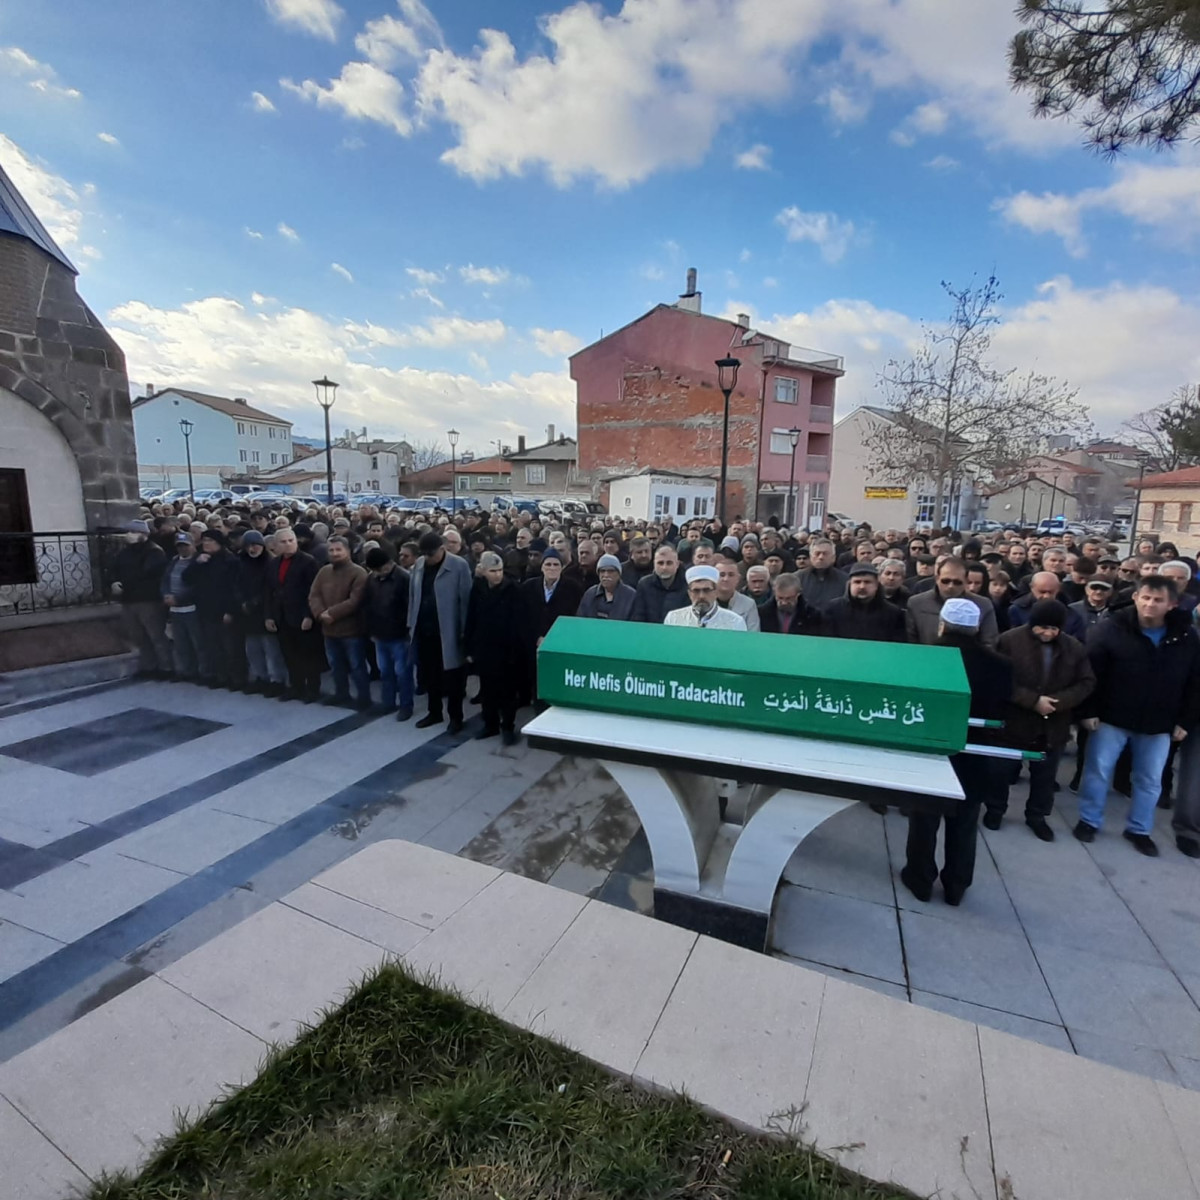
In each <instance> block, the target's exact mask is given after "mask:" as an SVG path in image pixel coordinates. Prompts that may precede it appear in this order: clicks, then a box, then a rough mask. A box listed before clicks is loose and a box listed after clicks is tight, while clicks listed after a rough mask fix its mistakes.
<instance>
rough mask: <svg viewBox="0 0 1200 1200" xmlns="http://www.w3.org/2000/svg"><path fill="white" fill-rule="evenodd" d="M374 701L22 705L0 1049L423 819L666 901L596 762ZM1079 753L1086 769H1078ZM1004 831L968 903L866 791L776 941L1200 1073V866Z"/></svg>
mask: <svg viewBox="0 0 1200 1200" xmlns="http://www.w3.org/2000/svg"><path fill="white" fill-rule="evenodd" d="M477 728H478V721H477V720H476V721H473V722H470V723H469V724H468V728H467V731H466V736H465V737H459V738H451V737H449V736H447V735H446V734H445V733H444V731H442V730H440V729H434V730H417V729H416V728H414V726H413V725H412V724H407V725H398V724H396V723H395V722H394V721H391V720H387V719H375V718H372V717H371V716H370V715H369V714H366V715H362V714H357V713H354V714H350V713H347V712H346V711H344V710H341V709H327V708H319V707H304V706H299V705H290V704H289V705H281V704H278V703H276V702H273V701H269V700H264V699H261V698H258V697H247V696H240V695H230V694H228V693H225V692H212V691H207V690H205V689H200V688H195V687H189V686H178V685H169V684H162V683H143V682H131V683H122V684H117V685H102V686H100V687H97V688H93V689H84V690H83V691H82V692H79V693H73V694H69V695H64V696H56V697H49V698H47V699H45V700H41V701H35V702H32V703H30V704H26V705H18V706H12V707H10V708H8V709H3V710H0V1061H4V1060H7V1059H9V1058H11V1057H12V1056H14V1055H15V1054H17V1053H19V1052H20V1051H21V1050H23V1049H25V1048H27V1047H29V1046H31V1045H33V1044H35V1043H37V1042H38V1041H40V1040H41V1039H43V1038H44V1037H46V1036H47V1035H48V1034H49V1033H51V1032H53V1031H55V1030H57V1029H60V1028H62V1027H63V1026H65V1025H68V1024H70V1023H71V1022H72V1021H74V1020H76V1019H77V1018H78V1017H80V1016H82V1015H83V1014H85V1013H87V1012H90V1011H92V1010H94V1009H96V1008H97V1007H99V1006H101V1005H103V1004H104V1003H105V1002H106V1001H108V1000H110V999H112V998H113V997H115V996H117V995H119V994H121V993H122V992H124V991H125V990H127V989H128V988H130V987H132V986H133V985H134V984H136V983H138V982H139V981H141V980H144V979H146V978H147V977H148V976H149V975H150V974H152V973H154V972H157V971H161V970H162V969H163V968H164V967H167V966H169V965H170V964H171V963H173V962H175V961H177V960H178V959H180V958H181V957H183V956H184V955H185V954H187V953H189V952H190V951H192V950H194V949H196V948H197V947H199V946H201V945H203V944H204V943H206V942H207V941H209V940H211V939H212V938H213V937H214V936H216V935H217V934H218V933H220V932H222V931H224V930H226V929H229V928H230V927H232V926H233V925H235V924H236V923H238V922H239V921H241V920H242V919H244V918H245V917H246V916H248V915H250V914H251V913H254V912H257V911H258V910H260V909H263V908H265V907H266V906H267V905H269V904H270V903H271V902H272V901H274V900H276V899H278V898H279V897H281V896H283V895H286V894H288V893H289V892H291V891H293V889H295V888H296V887H298V886H300V885H301V884H303V883H304V882H306V881H307V880H309V879H311V878H313V877H314V876H315V875H317V874H318V873H320V872H321V871H324V870H326V869H327V868H329V867H330V866H332V865H334V864H335V863H337V862H339V861H341V860H342V859H344V858H345V857H347V856H348V855H350V854H352V853H353V852H354V851H356V850H358V849H361V848H362V847H363V846H364V845H365V844H366V843H369V842H372V841H378V840H380V839H384V838H403V839H406V840H409V841H414V842H419V843H422V844H424V845H428V846H431V847H434V848H436V849H440V850H446V851H449V852H452V853H455V854H459V855H462V856H464V857H467V858H471V859H474V860H476V861H479V862H482V863H486V864H489V865H492V866H496V867H499V868H501V869H503V870H505V871H510V872H513V873H516V874H520V875H524V876H527V877H530V878H533V879H536V880H539V881H542V882H548V883H550V884H552V885H554V886H557V887H560V888H563V889H565V890H568V891H571V892H575V893H579V894H587V895H590V896H594V897H597V898H599V899H600V900H603V901H605V902H608V903H611V904H613V905H616V906H619V907H623V908H631V909H638V910H641V911H646V910H648V908H649V903H650V893H651V883H650V880H651V875H650V862H649V855H648V851H647V847H646V843H645V839H644V837H643V836H642V835H641V834H640V832H639V829H638V824H637V820H636V817H635V816H634V814H633V812H632V810H631V808H630V807H629V805H628V804H627V803H626V801H625V799H624V796H623V795H622V793H621V792H620V791H619V789H617V788H616V786H615V785H614V784H613V783H612V781H611V780H610V779H609V778H608V777H607V775H605V774H604V772H603V771H601V770H600V769H599V768H598V767H597V766H596V765H595V764H593V763H591V762H588V761H586V760H574V759H570V758H560V757H558V756H556V755H554V754H550V753H548V752H545V751H535V750H530V749H529V748H528V747H527V746H525V745H520V746H516V747H512V748H505V747H502V746H501V745H500V744H499V743H498V742H497V741H494V740H492V741H486V742H476V741H472V740H471V739H470V737H469V735H470V734H471V733H473V732H474V731H475V730H476V729H477ZM1070 765H1071V764H1070V761H1069V760H1068V763H1067V764H1066V765H1065V766H1064V776H1063V778H1064V779H1065V778H1066V777H1067V775H1066V772H1069V770H1070ZM1023 790H1024V789H1023V787H1022V788H1018V789H1015V791H1014V806H1013V815H1012V816H1011V817H1010V820H1009V822H1007V823H1006V824H1005V826H1004V828H1003V829H1001V830H1000V832H998V833H986V832H985V833H983V834H982V838H983V840H982V841H981V845H980V855H979V864H978V868H977V875H976V882H975V886H974V887H973V888H972V889H971V891H970V892H969V893H968V896H967V898H966V900H965V901H964V903H963V905H962V906H961V907H960V908H958V909H954V908H951V907H949V906H947V905H946V904H944V903H943V902H942V900H941V899H940V895H935V898H934V900H933V901H932V902H931V903H930V904H927V905H925V904H921V903H919V902H917V901H915V900H913V899H912V898H911V896H909V894H908V893H907V892H906V891H905V890H904V889H903V888H902V887H901V886H900V885H899V883H898V880H897V879H896V873H897V872H898V870H899V866H900V862H901V856H902V853H903V841H904V828H905V826H904V821H903V819H901V818H900V817H898V816H897V815H896V814H894V813H892V814H889V815H888V816H887V817H886V818H883V817H880V816H878V815H876V814H874V813H872V812H871V811H870V810H869V809H868V808H867V807H866V806H865V805H857V806H854V807H852V808H850V809H847V810H846V811H844V812H842V813H840V814H839V815H838V816H836V817H834V818H833V819H831V820H830V821H828V822H827V823H826V824H825V825H824V826H823V827H822V828H821V829H820V830H818V831H817V833H815V834H814V835H813V836H812V837H810V838H809V839H808V841H806V842H805V844H804V845H803V846H802V847H801V849H800V851H799V852H798V853H797V855H796V857H795V858H794V859H793V861H792V863H791V864H790V866H789V868H788V870H787V874H786V882H785V884H784V886H783V889H782V891H781V893H780V896H779V898H778V900H777V905H776V918H775V926H774V931H773V946H774V952H775V954H776V955H777V956H778V957H780V958H784V959H791V960H795V961H797V962H801V963H803V964H804V965H805V966H807V967H812V968H816V969H817V970H819V971H821V972H823V973H826V974H829V975H832V976H836V977H838V978H840V979H842V980H845V981H848V982H851V983H857V984H861V985H863V986H865V987H868V988H872V989H874V990H876V991H880V992H884V993H886V994H888V995H891V996H894V997H898V998H902V999H906V1000H909V1001H911V1002H912V1003H914V1004H917V1005H922V1006H926V1007H929V1008H934V1009H938V1010H940V1011H942V1012H946V1013H950V1014H953V1015H955V1016H961V1017H964V1018H966V1019H967V1020H969V1021H972V1022H975V1023H977V1024H980V1025H984V1026H991V1027H994V1028H997V1029H1000V1030H1003V1031H1006V1032H1009V1033H1013V1034H1016V1035H1018V1036H1020V1037H1025V1038H1029V1039H1033V1040H1036V1041H1039V1042H1043V1043H1046V1044H1048V1045H1052V1046H1056V1047H1058V1048H1060V1049H1064V1050H1073V1051H1074V1052H1075V1053H1077V1054H1080V1055H1083V1056H1085V1057H1088V1058H1093V1059H1097V1060H1100V1061H1103V1062H1105V1063H1109V1064H1112V1065H1115V1066H1120V1067H1123V1068H1126V1069H1128V1070H1131V1071H1135V1072H1138V1073H1140V1074H1143V1075H1147V1076H1152V1077H1154V1078H1156V1079H1159V1080H1165V1081H1170V1082H1174V1083H1178V1084H1181V1085H1183V1086H1185V1087H1190V1088H1194V1089H1198V1090H1200V1005H1198V1003H1197V1002H1198V1001H1200V874H1198V872H1200V864H1198V863H1196V862H1195V861H1191V860H1188V859H1185V858H1184V857H1183V856H1182V855H1179V854H1177V853H1176V851H1175V850H1174V848H1173V842H1172V840H1171V838H1170V837H1169V836H1168V833H1169V831H1168V829H1167V826H1166V822H1165V821H1163V820H1162V817H1163V816H1164V814H1160V839H1159V840H1160V842H1161V844H1162V847H1163V857H1162V858H1160V859H1158V860H1156V861H1151V860H1148V859H1144V858H1142V857H1141V856H1139V855H1137V854H1136V853H1135V852H1134V851H1133V850H1132V849H1131V848H1130V847H1129V846H1128V845H1126V844H1125V843H1124V842H1123V841H1122V839H1121V838H1120V836H1119V831H1120V816H1121V813H1122V808H1123V803H1124V802H1123V801H1121V800H1120V799H1119V798H1114V804H1113V809H1112V813H1111V817H1110V828H1109V829H1107V830H1106V831H1105V833H1104V834H1103V835H1102V836H1101V837H1100V838H1099V839H1098V840H1097V841H1096V842H1095V843H1094V844H1093V845H1092V846H1089V847H1085V846H1082V845H1080V844H1079V843H1077V842H1075V840H1074V839H1073V838H1071V837H1070V836H1069V833H1068V830H1069V825H1070V823H1071V822H1073V820H1074V815H1075V814H1074V798H1073V797H1072V796H1071V795H1070V793H1069V792H1067V791H1066V790H1065V788H1064V790H1063V792H1062V793H1061V795H1060V800H1059V802H1060V805H1061V806H1062V809H1063V815H1062V816H1061V817H1060V816H1058V815H1056V816H1055V818H1054V819H1053V824H1054V825H1055V828H1056V830H1057V831H1058V833H1059V835H1060V837H1059V840H1058V841H1057V842H1056V843H1054V844H1053V845H1045V844H1043V843H1041V842H1038V841H1037V840H1036V839H1035V838H1034V837H1033V836H1032V835H1031V834H1030V833H1029V832H1028V831H1027V830H1026V829H1025V828H1024V826H1023V824H1022V823H1021V820H1020V809H1021V802H1022V795H1021V794H1022V792H1023Z"/></svg>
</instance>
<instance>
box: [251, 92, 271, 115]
mask: <svg viewBox="0 0 1200 1200" xmlns="http://www.w3.org/2000/svg"><path fill="white" fill-rule="evenodd" d="M250 103H251V104H252V105H253V106H254V111H255V112H261V113H273V112H275V111H276V110H275V105H274V104H273V103H272V102H271V101H270V100H268V99H267V97H266V96H264V95H263V94H262V92H251V93H250Z"/></svg>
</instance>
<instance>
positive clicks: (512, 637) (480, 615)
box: [466, 576, 525, 678]
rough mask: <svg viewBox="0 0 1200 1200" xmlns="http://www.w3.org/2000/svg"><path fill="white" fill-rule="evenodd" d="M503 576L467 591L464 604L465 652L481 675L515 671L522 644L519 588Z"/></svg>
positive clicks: (523, 634) (520, 586) (522, 629)
mask: <svg viewBox="0 0 1200 1200" xmlns="http://www.w3.org/2000/svg"><path fill="white" fill-rule="evenodd" d="M522 586H523V585H521V584H516V583H513V581H512V580H511V579H509V578H508V577H507V576H505V578H504V579H502V580H501V581H500V583H499V584H497V585H496V586H495V587H490V586H488V584H487V583H486V581H485V582H484V585H483V587H475V588H473V589H472V591H471V600H470V603H469V605H468V608H467V635H466V640H467V653H468V654H470V656H471V658H472V659H474V661H475V665H476V667H478V668H479V674H480V677H481V678H482V677H483V676H485V675H489V674H494V673H499V672H504V671H515V670H516V668H517V665H518V663H519V662H520V661H521V656H522V652H523V648H524V645H525V623H524V617H525V613H524V611H523V609H522V603H521V601H522V597H521V588H522Z"/></svg>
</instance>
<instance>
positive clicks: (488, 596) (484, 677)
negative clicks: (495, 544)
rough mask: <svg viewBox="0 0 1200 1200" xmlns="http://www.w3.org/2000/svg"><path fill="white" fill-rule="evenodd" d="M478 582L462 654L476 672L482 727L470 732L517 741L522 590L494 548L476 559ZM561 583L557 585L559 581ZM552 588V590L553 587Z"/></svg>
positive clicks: (468, 609)
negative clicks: (467, 656)
mask: <svg viewBox="0 0 1200 1200" xmlns="http://www.w3.org/2000/svg"><path fill="white" fill-rule="evenodd" d="M479 570H480V573H481V575H482V579H481V580H476V586H475V587H474V588H472V590H471V601H470V605H469V606H468V608H467V635H466V640H467V653H468V654H469V655H470V656H471V660H472V662H473V663H474V664H475V670H476V671H477V672H478V674H479V702H480V704H481V705H482V706H483V730H482V731H481V732H480V733H477V734H476V735H475V736H476V737H478V738H491V737H495V736H496V735H497V734H500V735H501V736H502V738H503V740H504V744H505V745H506V746H511V745H512V744H513V743H514V742H515V741H516V740H517V735H516V719H517V683H518V679H519V678H520V675H521V669H522V652H523V641H522V624H523V617H524V613H523V611H522V595H521V588H522V587H523V586H525V585H523V584H520V585H519V584H515V583H513V581H512V580H511V579H510V578H509V577H508V576H507V574H506V573H505V568H504V560H503V558H501V557H500V555H499V554H496V553H495V552H494V551H490V550H489V551H488V552H487V553H486V554H484V555H482V556H481V557H480V559H479ZM559 586H560V587H561V586H562V585H561V584H559ZM556 590H557V589H556Z"/></svg>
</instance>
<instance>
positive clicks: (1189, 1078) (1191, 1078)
mask: <svg viewBox="0 0 1200 1200" xmlns="http://www.w3.org/2000/svg"><path fill="white" fill-rule="evenodd" d="M1167 1062H1169V1063H1170V1064H1171V1067H1172V1069H1173V1070H1174V1071H1175V1076H1176V1082H1178V1083H1179V1084H1181V1085H1182V1086H1183V1087H1185V1088H1191V1089H1192V1090H1193V1091H1197V1092H1200V1058H1188V1057H1186V1056H1184V1055H1181V1054H1168V1055H1167Z"/></svg>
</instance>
